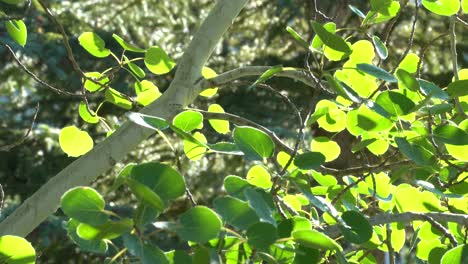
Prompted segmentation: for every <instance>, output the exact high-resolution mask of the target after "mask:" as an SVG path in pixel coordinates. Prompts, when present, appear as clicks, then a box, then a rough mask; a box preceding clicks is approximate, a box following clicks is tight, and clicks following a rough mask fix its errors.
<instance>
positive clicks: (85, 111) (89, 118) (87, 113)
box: [78, 102, 99, 124]
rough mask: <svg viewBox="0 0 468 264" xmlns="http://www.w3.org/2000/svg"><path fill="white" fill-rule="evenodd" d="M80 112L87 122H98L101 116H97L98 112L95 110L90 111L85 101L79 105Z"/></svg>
mask: <svg viewBox="0 0 468 264" xmlns="http://www.w3.org/2000/svg"><path fill="white" fill-rule="evenodd" d="M91 111H92V110H91ZM78 112H79V114H80V117H81V118H82V119H83V121H85V122H86V123H90V124H96V123H98V122H99V116H97V115H96V113H94V112H92V113H91V112H90V111H88V107H87V106H86V103H85V102H80V106H79V107H78Z"/></svg>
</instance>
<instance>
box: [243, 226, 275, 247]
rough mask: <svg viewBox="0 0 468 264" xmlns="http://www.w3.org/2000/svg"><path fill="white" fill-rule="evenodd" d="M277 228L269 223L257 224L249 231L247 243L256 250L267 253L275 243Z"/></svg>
mask: <svg viewBox="0 0 468 264" xmlns="http://www.w3.org/2000/svg"><path fill="white" fill-rule="evenodd" d="M276 233H277V231H276V227H274V226H273V225H271V224H269V223H261V222H260V223H256V224H254V225H253V226H251V227H250V228H249V229H248V230H247V233H246V234H247V243H248V244H249V245H250V246H251V247H252V248H255V249H259V250H261V251H267V250H268V248H269V247H270V246H271V245H272V244H273V243H275V241H276V239H277V238H278V236H277V234H276Z"/></svg>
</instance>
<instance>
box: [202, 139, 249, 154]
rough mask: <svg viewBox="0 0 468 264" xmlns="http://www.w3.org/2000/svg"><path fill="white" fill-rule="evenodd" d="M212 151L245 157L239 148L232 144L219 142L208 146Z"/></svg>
mask: <svg viewBox="0 0 468 264" xmlns="http://www.w3.org/2000/svg"><path fill="white" fill-rule="evenodd" d="M208 146H209V148H210V150H211V151H214V152H218V153H225V154H231V155H244V153H242V151H241V150H240V149H239V147H238V146H237V145H236V144H234V143H232V142H217V143H215V144H209V145H208Z"/></svg>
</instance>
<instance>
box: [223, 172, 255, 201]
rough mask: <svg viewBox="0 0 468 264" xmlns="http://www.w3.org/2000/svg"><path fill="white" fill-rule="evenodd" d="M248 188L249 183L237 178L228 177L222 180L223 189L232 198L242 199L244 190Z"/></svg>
mask: <svg viewBox="0 0 468 264" xmlns="http://www.w3.org/2000/svg"><path fill="white" fill-rule="evenodd" d="M247 186H250V184H249V182H248V181H246V180H244V179H242V178H241V177H239V176H234V175H229V176H227V177H226V178H224V189H225V190H226V192H227V193H228V194H230V195H232V196H234V197H237V198H240V199H244V198H245V197H244V188H245V187H247Z"/></svg>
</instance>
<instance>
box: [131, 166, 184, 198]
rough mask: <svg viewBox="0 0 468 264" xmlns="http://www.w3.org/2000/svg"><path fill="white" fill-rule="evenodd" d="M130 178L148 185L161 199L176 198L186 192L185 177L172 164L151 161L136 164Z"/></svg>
mask: <svg viewBox="0 0 468 264" xmlns="http://www.w3.org/2000/svg"><path fill="white" fill-rule="evenodd" d="M130 178H132V179H134V180H135V181H137V182H139V183H142V184H144V185H146V186H147V187H148V188H149V189H151V190H152V191H153V192H155V193H156V194H157V195H158V196H159V197H161V199H163V200H165V201H168V200H172V199H176V198H178V197H180V196H182V195H183V194H184V193H185V182H184V178H183V177H182V175H180V173H179V172H178V171H176V170H175V169H173V168H172V167H171V166H169V165H166V164H163V163H157V162H149V163H143V164H140V165H136V166H134V167H133V168H132V170H131V172H130Z"/></svg>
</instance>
